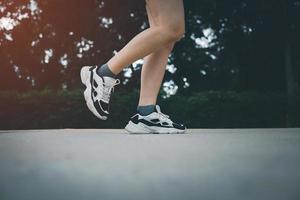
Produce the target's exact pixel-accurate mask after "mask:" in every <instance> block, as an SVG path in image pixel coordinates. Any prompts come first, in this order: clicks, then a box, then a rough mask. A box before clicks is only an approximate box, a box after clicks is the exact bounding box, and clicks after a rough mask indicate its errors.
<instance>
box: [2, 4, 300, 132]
mask: <svg viewBox="0 0 300 200" xmlns="http://www.w3.org/2000/svg"><path fill="white" fill-rule="evenodd" d="M184 2H185V10H186V35H185V38H184V39H182V40H181V41H180V42H179V43H177V44H176V47H175V49H174V51H173V53H172V54H171V55H170V57H169V63H168V66H167V71H166V75H165V79H164V83H163V86H162V88H161V92H160V97H159V104H160V105H161V107H162V109H163V112H165V113H167V114H170V115H171V116H172V118H173V119H174V120H179V121H182V122H186V124H187V126H188V127H189V128H253V127H260V128H264V127H296V126H298V127H299V126H300V92H299V83H300V48H299V46H300V37H299V36H300V0H278V1H267V0H227V1H223V0H185V1H184ZM146 28H148V22H147V16H146V11H145V2H144V1H143V0H22V1H11V0H1V1H0V129H43V128H123V127H124V126H125V124H126V123H127V122H128V120H129V117H130V116H131V115H132V114H133V113H134V112H135V109H136V105H137V102H138V93H139V83H140V76H139V75H140V69H141V65H142V63H143V61H142V60H139V61H137V62H135V63H133V65H132V66H129V67H128V68H126V69H125V70H124V71H123V73H121V74H120V75H119V78H120V79H121V81H122V85H121V86H120V87H118V88H116V92H115V94H114V96H113V99H112V106H111V113H112V114H111V118H110V119H109V120H108V121H99V120H98V119H96V118H95V117H94V116H93V115H92V114H91V113H90V112H89V111H88V109H87V108H86V105H85V102H84V99H83V96H82V92H83V89H84V88H83V87H82V85H81V82H80V77H79V71H80V68H81V66H83V65H99V64H102V63H104V62H106V61H107V60H108V59H110V58H111V57H112V56H113V55H114V53H116V52H117V51H119V50H120V49H121V48H122V47H123V46H124V45H125V44H126V43H127V42H128V41H129V40H130V39H131V38H132V37H134V36H135V35H136V34H137V33H139V32H141V31H142V30H144V29H146Z"/></svg>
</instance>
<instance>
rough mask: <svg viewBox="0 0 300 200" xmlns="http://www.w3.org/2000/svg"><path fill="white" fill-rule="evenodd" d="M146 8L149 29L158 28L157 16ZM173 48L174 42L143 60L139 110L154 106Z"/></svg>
mask: <svg viewBox="0 0 300 200" xmlns="http://www.w3.org/2000/svg"><path fill="white" fill-rule="evenodd" d="M146 8H147V14H148V20H149V24H150V27H154V26H159V20H158V19H156V18H155V16H157V15H154V14H153V13H152V12H153V11H152V12H151V9H150V7H149V6H148V5H147V7H146ZM173 47H174V42H172V43H169V44H167V45H165V46H164V47H162V48H160V49H159V50H157V51H156V52H154V53H152V54H150V55H148V56H147V57H146V58H145V59H144V65H143V67H142V73H141V90H140V100H139V108H140V107H142V106H149V105H156V101H157V96H158V93H159V89H160V87H161V83H162V80H163V77H164V74H165V70H166V65H167V63H168V57H169V55H170V53H171V51H172V49H173ZM153 107H154V106H153ZM152 109H153V108H152Z"/></svg>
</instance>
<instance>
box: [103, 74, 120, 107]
mask: <svg viewBox="0 0 300 200" xmlns="http://www.w3.org/2000/svg"><path fill="white" fill-rule="evenodd" d="M120 83H121V81H120V80H119V79H117V80H116V82H115V83H114V84H113V85H105V84H103V101H104V102H109V99H110V95H111V93H112V92H114V89H115V86H117V85H119V84H120Z"/></svg>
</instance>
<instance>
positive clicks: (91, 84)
mask: <svg viewBox="0 0 300 200" xmlns="http://www.w3.org/2000/svg"><path fill="white" fill-rule="evenodd" d="M96 71H97V66H94V67H93V66H85V67H83V68H82V69H81V72H80V77H81V82H82V83H83V84H84V85H85V86H86V89H85V91H84V98H85V101H86V105H87V106H88V108H89V110H90V111H91V112H92V113H93V114H94V115H95V116H96V117H97V118H99V119H102V120H106V119H107V118H108V115H109V101H110V96H111V93H112V92H113V91H114V87H115V86H116V85H118V84H120V80H119V79H114V78H111V77H106V76H105V77H101V76H99V75H98V74H97V72H96Z"/></svg>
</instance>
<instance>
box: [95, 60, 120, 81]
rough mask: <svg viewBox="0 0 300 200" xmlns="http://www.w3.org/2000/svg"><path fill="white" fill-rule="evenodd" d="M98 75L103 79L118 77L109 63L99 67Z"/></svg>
mask: <svg viewBox="0 0 300 200" xmlns="http://www.w3.org/2000/svg"><path fill="white" fill-rule="evenodd" d="M97 74H98V75H99V76H102V77H104V76H106V77H111V78H115V77H116V76H117V75H116V74H114V73H113V72H112V71H111V70H110V68H109V66H108V64H107V63H106V64H104V65H102V66H99V67H98V69H97Z"/></svg>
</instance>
